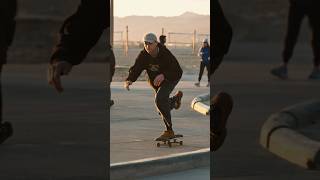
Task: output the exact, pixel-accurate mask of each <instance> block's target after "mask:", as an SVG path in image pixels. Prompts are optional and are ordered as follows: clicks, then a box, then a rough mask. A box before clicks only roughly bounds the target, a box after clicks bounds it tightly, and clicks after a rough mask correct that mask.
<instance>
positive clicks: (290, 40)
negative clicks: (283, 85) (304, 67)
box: [271, 3, 305, 79]
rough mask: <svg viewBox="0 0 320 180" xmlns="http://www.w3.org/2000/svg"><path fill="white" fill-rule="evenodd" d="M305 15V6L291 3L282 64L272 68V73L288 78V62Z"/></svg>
mask: <svg viewBox="0 0 320 180" xmlns="http://www.w3.org/2000/svg"><path fill="white" fill-rule="evenodd" d="M304 16H305V10H304V8H303V7H300V6H298V5H297V4H295V3H291V4H290V8H289V14H288V24H287V32H286V37H285V41H284V49H283V52H282V65H280V66H279V67H276V68H274V69H272V70H271V74H272V75H274V76H277V77H279V78H281V79H287V78H288V63H289V60H290V59H291V57H292V55H293V50H294V47H295V45H296V42H297V39H298V35H299V31H300V26H301V23H302V20H303V17H304Z"/></svg>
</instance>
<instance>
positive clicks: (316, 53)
mask: <svg viewBox="0 0 320 180" xmlns="http://www.w3.org/2000/svg"><path fill="white" fill-rule="evenodd" d="M318 4H320V3H318ZM318 7H319V6H316V5H314V6H313V7H310V8H311V9H310V12H309V14H308V18H309V24H310V27H311V30H312V39H311V45H312V50H313V70H312V72H311V74H310V75H309V79H320V18H319V17H320V12H319V10H318V9H317V8H318Z"/></svg>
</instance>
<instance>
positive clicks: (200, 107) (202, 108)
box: [191, 94, 210, 115]
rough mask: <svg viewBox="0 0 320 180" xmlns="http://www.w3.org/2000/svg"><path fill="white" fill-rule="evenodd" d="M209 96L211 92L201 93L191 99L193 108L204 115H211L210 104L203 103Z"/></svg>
mask: <svg viewBox="0 0 320 180" xmlns="http://www.w3.org/2000/svg"><path fill="white" fill-rule="evenodd" d="M209 98H210V94H201V95H199V96H197V97H195V98H194V99H193V100H192V101H191V108H192V109H194V110H195V111H197V112H199V113H201V114H203V115H209V111H210V106H208V105H206V104H204V103H203V102H204V101H207V100H208V99H209Z"/></svg>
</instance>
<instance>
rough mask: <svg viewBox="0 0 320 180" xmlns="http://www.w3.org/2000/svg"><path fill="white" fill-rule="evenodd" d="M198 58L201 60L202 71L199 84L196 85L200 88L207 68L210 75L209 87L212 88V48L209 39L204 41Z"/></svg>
mask: <svg viewBox="0 0 320 180" xmlns="http://www.w3.org/2000/svg"><path fill="white" fill-rule="evenodd" d="M198 56H199V57H200V58H201V61H200V71H199V76H198V82H196V83H195V84H194V85H195V86H197V87H200V81H201V78H202V74H203V71H204V68H206V69H207V75H208V84H207V87H209V86H210V46H209V42H208V39H207V38H205V39H203V41H202V47H201V48H200V49H199V53H198Z"/></svg>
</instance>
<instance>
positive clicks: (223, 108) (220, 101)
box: [210, 92, 233, 151]
mask: <svg viewBox="0 0 320 180" xmlns="http://www.w3.org/2000/svg"><path fill="white" fill-rule="evenodd" d="M210 104H211V105H210V149H211V151H216V150H218V149H219V148H220V147H221V146H222V145H223V142H224V140H225V138H226V136H227V128H226V124H227V120H228V117H229V115H230V113H231V111H232V107H233V100H232V97H231V96H230V95H229V94H227V93H224V92H221V93H219V94H218V95H216V96H214V97H213V98H212V100H211V102H210Z"/></svg>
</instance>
